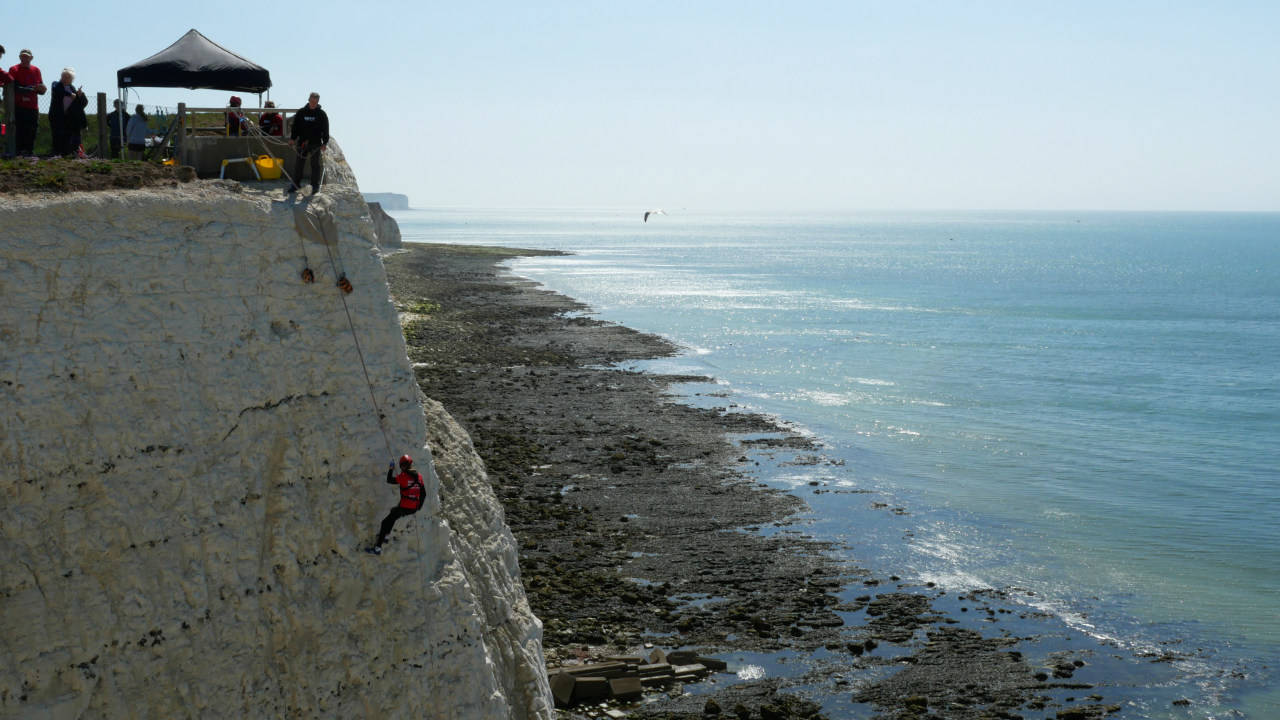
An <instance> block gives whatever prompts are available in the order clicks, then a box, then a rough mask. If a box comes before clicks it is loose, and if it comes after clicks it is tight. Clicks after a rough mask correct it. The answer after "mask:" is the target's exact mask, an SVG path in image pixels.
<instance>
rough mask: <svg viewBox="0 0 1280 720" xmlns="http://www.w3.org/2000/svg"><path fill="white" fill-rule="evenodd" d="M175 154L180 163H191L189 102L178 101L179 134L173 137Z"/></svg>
mask: <svg viewBox="0 0 1280 720" xmlns="http://www.w3.org/2000/svg"><path fill="white" fill-rule="evenodd" d="M173 156H174V157H175V158H177V159H178V164H179V165H190V164H191V163H189V162H187V104H186V103H178V135H177V137H175V138H174V139H173Z"/></svg>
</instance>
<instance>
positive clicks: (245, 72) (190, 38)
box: [116, 29, 271, 93]
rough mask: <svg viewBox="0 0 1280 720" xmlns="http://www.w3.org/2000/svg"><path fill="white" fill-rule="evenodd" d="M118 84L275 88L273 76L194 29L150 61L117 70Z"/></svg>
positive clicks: (247, 89)
mask: <svg viewBox="0 0 1280 720" xmlns="http://www.w3.org/2000/svg"><path fill="white" fill-rule="evenodd" d="M116 85H117V86H118V87H122V88H123V87H181V88H188V89H190V90H231V91H239V92H250V93H262V92H266V90H267V88H269V87H271V73H270V72H268V71H267V69H266V68H264V67H262V66H261V65H257V64H255V63H253V62H250V61H249V60H246V59H245V58H243V57H241V56H239V55H237V54H235V53H233V52H231V51H230V50H228V49H226V48H224V47H222V46H221V45H219V44H217V43H215V42H214V41H212V40H210V39H209V38H207V37H205V36H204V35H201V34H200V31H198V30H195V29H192V30H189V31H188V32H187V34H186V35H183V36H182V37H181V38H179V39H178V41H177V42H175V43H174V44H172V45H170V46H169V47H167V48H165V49H164V50H161V51H160V52H158V53H156V54H155V55H152V56H151V57H149V58H147V59H146V60H143V61H141V62H137V63H134V64H133V65H130V66H129V67H127V68H124V69H121V70H117V71H116Z"/></svg>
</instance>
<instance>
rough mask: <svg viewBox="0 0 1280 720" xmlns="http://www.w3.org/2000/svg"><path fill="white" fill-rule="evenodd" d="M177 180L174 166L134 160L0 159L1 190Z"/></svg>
mask: <svg viewBox="0 0 1280 720" xmlns="http://www.w3.org/2000/svg"><path fill="white" fill-rule="evenodd" d="M177 180H178V168H176V167H173V166H167V165H160V164H157V163H150V162H141V161H136V160H102V159H88V160H78V159H63V158H52V159H36V158H11V159H7V160H0V193H40V192H70V191H81V190H113V189H121V188H125V189H127V188H142V187H152V186H156V185H163V184H166V183H170V182H176V181H177Z"/></svg>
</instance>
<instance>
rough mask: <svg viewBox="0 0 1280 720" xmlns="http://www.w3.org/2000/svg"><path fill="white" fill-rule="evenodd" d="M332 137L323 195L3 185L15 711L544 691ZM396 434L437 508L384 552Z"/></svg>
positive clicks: (525, 614)
mask: <svg viewBox="0 0 1280 720" xmlns="http://www.w3.org/2000/svg"><path fill="white" fill-rule="evenodd" d="M334 149H335V150H336V147H334ZM328 162H329V170H328V173H327V176H326V179H327V181H328V185H327V186H326V192H325V193H323V194H322V195H320V196H319V197H317V198H295V199H292V200H290V199H286V198H284V197H283V195H282V193H281V192H280V190H279V188H276V189H274V191H273V192H271V193H267V192H265V191H262V190H259V189H255V187H261V186H252V185H246V186H244V187H243V188H242V187H241V186H239V185H237V184H235V183H222V182H202V181H197V182H193V183H190V184H188V185H181V186H177V187H170V188H163V189H151V190H136V191H128V192H123V193H118V194H109V193H97V194H88V193H86V194H71V195H48V196H17V197H12V196H11V197H6V198H0V301H2V304H0V717H6V718H7V717H22V718H27V717H30V718H105V717H198V718H204V717H248V718H279V717H316V718H333V717H339V718H364V717H401V718H405V717H424V718H436V717H438V718H461V719H470V718H477V719H479V718H504V719H505V718H550V717H551V715H552V713H553V711H552V710H551V702H550V692H549V688H548V686H547V683H546V679H545V677H544V676H543V674H542V672H541V671H542V651H541V626H540V625H539V623H538V622H537V620H536V619H535V618H534V617H533V615H532V613H531V612H530V610H529V606H528V604H527V602H526V600H525V597H524V594H523V591H522V589H521V586H520V582H519V578H518V568H517V564H516V548H515V543H514V540H513V538H512V536H511V533H510V532H509V531H508V530H507V529H506V527H505V525H504V522H503V516H502V510H501V508H500V506H499V505H498V503H497V501H496V500H495V498H494V496H493V494H492V492H491V491H490V489H489V485H488V482H487V479H486V478H485V475H484V469H483V466H482V464H481V463H480V461H479V459H478V458H477V457H476V455H475V453H474V451H473V450H472V448H471V444H470V440H469V438H468V437H467V436H466V434H465V433H464V432H463V431H462V430H461V429H460V428H459V427H458V426H457V425H456V424H455V423H454V422H453V421H452V419H451V418H449V416H448V415H447V414H446V413H445V412H444V411H443V409H442V408H441V407H440V406H439V405H438V404H436V403H434V402H431V401H429V400H427V399H425V398H423V397H422V396H421V393H420V391H419V390H418V387H417V384H416V382H415V380H414V376H413V371H412V369H411V367H410V365H409V361H408V359H407V358H406V357H405V350H404V340H403V337H402V335H401V333H400V328H399V325H398V322H397V316H396V310H395V307H394V305H393V304H392V303H391V302H390V300H389V298H388V293H387V286H386V283H385V276H384V272H383V267H382V263H381V260H380V256H379V255H378V250H377V248H376V246H375V238H374V229H373V225H372V223H371V221H370V216H369V211H368V208H367V206H366V204H365V203H364V201H363V199H362V198H361V195H360V193H359V190H358V188H357V186H356V182H355V179H354V177H352V174H351V172H350V168H349V167H348V166H347V165H346V164H345V163H344V162H343V161H342V157H341V152H340V151H336V152H334V153H332V154H331V155H330V156H329V159H328ZM298 205H306V206H309V208H310V209H309V210H308V211H307V212H309V213H311V214H312V215H317V214H320V215H323V214H324V212H327V213H328V214H329V215H330V217H332V218H333V220H334V223H335V229H336V232H334V233H333V234H332V236H331V237H330V238H329V242H316V241H313V240H309V239H304V238H303V237H302V236H301V235H300V234H299V233H298V232H297V230H296V229H295V213H294V209H295V206H298ZM321 211H324V212H321ZM304 266H309V267H310V268H311V269H312V270H313V272H314V273H315V282H314V283H313V284H306V283H304V282H302V280H301V279H300V276H299V273H300V271H301V270H302V269H303V267H304ZM343 272H345V274H346V277H347V278H348V279H349V280H350V281H351V283H352V285H353V288H354V291H353V292H352V293H350V294H349V295H348V294H343V293H342V292H341V291H340V290H339V289H338V288H337V286H336V284H335V283H336V281H337V277H338V275H339V274H340V273H343ZM344 303H345V304H344ZM348 318H350V321H349V320H348ZM357 342H358V348H357ZM362 356H363V363H362ZM365 367H367V372H368V381H367V382H366V375H365ZM375 406H376V408H375ZM379 413H381V415H382V417H381V418H380V417H379ZM405 452H407V453H409V454H411V455H413V456H414V457H415V458H417V459H418V466H419V469H421V470H423V471H424V475H425V476H426V478H427V480H428V504H427V506H426V507H424V508H423V510H422V511H421V512H419V513H418V514H417V515H416V516H414V517H412V518H407V519H404V520H401V521H400V522H399V523H398V527H397V530H396V532H395V534H394V535H393V537H392V540H391V542H389V543H388V545H387V546H386V548H385V549H384V552H383V555H382V557H380V558H377V557H371V556H369V555H366V554H365V553H364V552H363V548H364V547H365V546H366V545H368V544H369V542H370V540H371V538H372V537H373V535H374V533H375V531H376V528H377V524H378V522H379V520H380V519H381V518H382V516H383V515H384V514H385V513H386V511H387V510H388V509H389V508H390V507H391V506H392V505H394V504H395V502H396V498H397V493H396V489H395V488H394V487H393V486H388V485H385V484H384V483H383V475H384V474H385V471H386V465H387V461H388V457H389V456H398V455H400V454H402V453H405ZM433 452H434V463H432V457H431V453H433Z"/></svg>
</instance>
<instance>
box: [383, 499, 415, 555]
mask: <svg viewBox="0 0 1280 720" xmlns="http://www.w3.org/2000/svg"><path fill="white" fill-rule="evenodd" d="M416 512H418V511H417V510H410V509H408V508H402V507H400V506H399V505H397V506H395V507H393V508H391V512H389V513H387V516H386V517H385V518H383V519H382V527H380V528H378V541H377V542H375V543H374V545H377V546H378V547H382V543H384V542H386V540H387V536H388V535H390V534H391V528H392V527H394V526H395V524H396V521H397V520H399V519H400V518H402V517H406V516H409V515H412V514H414V513H416Z"/></svg>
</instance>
